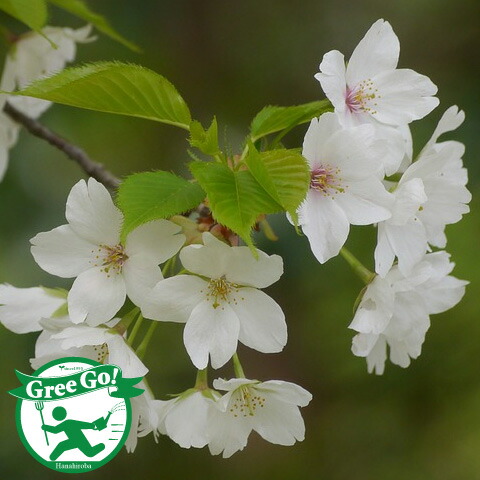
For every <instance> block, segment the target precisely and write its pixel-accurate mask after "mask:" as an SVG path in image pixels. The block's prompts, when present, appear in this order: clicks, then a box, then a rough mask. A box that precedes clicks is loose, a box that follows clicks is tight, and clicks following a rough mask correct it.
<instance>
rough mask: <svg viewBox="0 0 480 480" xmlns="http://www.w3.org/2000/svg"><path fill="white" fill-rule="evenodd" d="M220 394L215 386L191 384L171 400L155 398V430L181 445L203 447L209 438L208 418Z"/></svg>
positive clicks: (184, 446) (183, 446)
mask: <svg viewBox="0 0 480 480" xmlns="http://www.w3.org/2000/svg"><path fill="white" fill-rule="evenodd" d="M220 396H221V395H219V394H218V393H217V392H215V391H214V390H210V389H207V390H197V389H195V388H192V389H190V390H187V391H186V392H184V393H183V394H181V395H179V396H177V397H175V398H172V399H171V400H168V401H163V400H157V401H156V405H155V406H156V411H157V414H158V421H159V423H158V431H159V432H160V433H162V434H164V435H168V436H169V437H170V438H171V439H172V440H173V441H174V442H175V443H177V444H178V445H180V446H181V447H182V448H190V447H194V448H202V447H204V446H205V445H207V443H208V441H209V437H208V427H209V424H208V422H209V420H210V416H211V415H212V410H215V409H216V406H215V400H216V399H218V398H220Z"/></svg>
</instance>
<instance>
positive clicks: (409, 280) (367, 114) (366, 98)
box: [298, 20, 471, 374]
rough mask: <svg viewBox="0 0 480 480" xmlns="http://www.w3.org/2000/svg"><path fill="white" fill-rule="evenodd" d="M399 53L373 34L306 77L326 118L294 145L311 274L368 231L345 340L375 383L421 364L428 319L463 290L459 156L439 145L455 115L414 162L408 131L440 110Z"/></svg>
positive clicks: (463, 193) (379, 30) (380, 27)
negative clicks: (306, 173) (305, 186)
mask: <svg viewBox="0 0 480 480" xmlns="http://www.w3.org/2000/svg"><path fill="white" fill-rule="evenodd" d="M399 53H400V44H399V41H398V38H397V36H396V35H395V33H394V32H393V29H392V27H391V25H390V24H389V23H388V22H386V21H384V20H378V21H377V22H375V23H374V24H373V25H372V27H371V28H370V29H369V31H368V32H367V33H366V35H365V37H364V38H363V39H362V40H361V41H360V43H359V44H358V45H357V47H356V48H355V50H354V52H353V53H352V55H351V57H350V60H349V61H348V63H347V64H346V63H345V60H344V57H343V55H342V54H341V53H340V52H339V51H337V50H333V51H331V52H328V53H326V54H325V55H324V57H323V60H322V63H321V64H320V72H319V73H318V74H317V75H315V77H316V79H317V80H318V81H319V82H320V84H321V86H322V88H323V90H324V92H325V94H326V96H327V97H328V98H329V100H330V101H331V103H332V105H333V106H334V113H327V114H324V115H322V116H321V117H320V118H319V119H314V120H313V121H312V123H311V125H310V128H309V129H308V132H307V134H306V136H305V140H304V144H303V155H304V156H305V158H306V159H307V160H308V163H309V166H310V171H311V182H310V189H309V192H308V194H307V198H306V200H305V201H304V203H303V204H302V206H301V207H300V209H299V212H298V214H299V222H300V225H301V227H302V230H303V232H304V233H305V235H306V236H307V237H308V239H309V241H310V246H311V249H312V252H313V253H314V255H315V257H316V258H317V260H318V261H319V262H320V263H324V262H326V261H327V260H329V259H330V258H332V257H334V256H336V255H337V254H339V253H340V251H341V249H342V247H343V245H344V244H345V242H346V240H347V237H348V233H349V229H350V225H375V226H376V228H377V246H376V248H375V255H374V256H375V273H376V276H375V278H374V280H373V281H372V282H371V283H370V280H368V283H369V285H368V287H367V289H366V291H365V293H364V295H363V298H362V299H361V301H360V304H359V307H358V309H357V311H356V314H355V317H354V319H353V321H352V323H351V324H350V328H352V329H353V330H355V331H356V332H358V334H357V335H356V336H355V338H354V339H353V346H352V351H353V353H354V354H355V355H358V356H361V357H366V358H367V363H368V369H369V371H372V370H375V371H376V373H378V374H381V373H383V371H384V366H385V361H386V358H387V345H388V347H389V348H390V360H391V361H392V362H393V363H395V364H397V365H400V366H402V367H407V366H408V365H409V364H410V358H417V357H418V356H419V355H420V352H421V347H422V344H423V341H424V338H425V333H426V331H427V330H428V328H429V325H430V319H429V315H430V314H434V313H440V312H443V311H445V310H448V309H449V308H452V307H453V306H454V305H456V304H457V303H458V302H459V301H460V299H461V298H462V296H463V294H464V291H465V285H466V284H467V282H464V281H460V280H457V279H456V278H455V277H452V276H450V273H451V271H452V269H453V267H454V264H453V263H451V262H450V260H449V258H450V257H449V255H448V254H447V253H446V252H444V251H436V252H435V253H431V252H432V249H443V248H445V246H446V243H447V238H446V235H445V227H446V226H447V225H450V224H453V223H456V222H458V221H459V220H460V219H461V218H462V215H463V214H465V213H467V212H468V211H469V207H468V205H467V204H468V203H469V201H470V199H471V195H470V192H469V191H468V190H467V188H466V183H467V171H466V169H465V168H464V167H463V162H462V156H463V153H464V150H465V148H464V146H463V144H461V143H459V142H456V141H446V142H439V141H438V139H439V137H440V136H441V135H443V134H444V133H447V132H450V131H453V130H455V129H457V128H458V127H459V126H460V125H461V124H462V122H463V120H464V113H463V112H462V111H459V110H458V108H457V107H455V106H453V107H450V108H449V109H447V110H446V112H445V113H444V114H443V116H442V118H441V119H440V122H439V123H438V126H437V128H436V129H435V132H434V133H433V135H432V137H431V138H430V140H429V141H428V142H427V144H426V145H425V146H424V147H423V149H422V150H421V152H420V154H419V155H418V156H417V157H416V158H415V159H413V154H412V151H413V148H412V137H411V134H410V129H409V124H410V123H411V122H412V121H414V120H418V119H421V118H423V117H425V116H426V115H427V114H429V113H430V112H431V111H432V110H433V109H434V108H435V107H436V106H437V105H438V103H439V101H438V99H437V98H436V97H434V95H435V94H436V92H437V87H436V86H435V85H434V84H433V83H432V82H431V80H430V79H429V78H428V77H426V76H424V75H421V74H419V73H417V72H415V71H413V70H410V69H399V68H397V63H398V58H399Z"/></svg>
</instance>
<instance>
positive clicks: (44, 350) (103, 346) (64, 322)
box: [31, 316, 148, 378]
mask: <svg viewBox="0 0 480 480" xmlns="http://www.w3.org/2000/svg"><path fill="white" fill-rule="evenodd" d="M118 321H119V319H114V320H113V321H110V322H108V325H106V326H99V327H91V326H89V325H86V324H82V325H75V324H74V323H72V321H71V320H70V319H69V318H68V317H67V316H65V317H59V318H51V319H43V320H42V321H41V325H42V327H43V331H42V333H41V334H40V336H39V337H38V339H37V342H36V345H35V358H33V359H32V360H31V363H32V367H33V368H38V367H40V366H41V365H44V364H45V363H47V362H49V361H51V360H55V359H57V358H63V357H85V358H91V359H92V360H96V361H97V362H100V363H111V364H113V365H117V366H118V367H120V368H121V369H122V372H123V375H124V376H125V377H129V378H135V377H143V376H145V375H146V374H147V372H148V369H147V367H146V366H145V365H144V364H143V362H142V361H141V360H140V359H139V358H138V357H137V355H136V354H135V352H134V351H133V350H132V349H131V347H130V346H129V345H128V344H127V343H126V342H125V338H124V337H123V336H122V335H120V334H119V333H118V332H117V331H116V330H114V329H113V328H112V327H113V326H114V325H115V324H116V323H118Z"/></svg>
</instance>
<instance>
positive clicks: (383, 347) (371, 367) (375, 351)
mask: <svg viewBox="0 0 480 480" xmlns="http://www.w3.org/2000/svg"><path fill="white" fill-rule="evenodd" d="M386 360H387V343H386V341H385V337H384V336H383V335H380V337H379V338H378V340H377V343H375V345H374V347H373V348H372V350H371V352H370V353H369V354H368V356H367V368H368V373H373V372H375V374H376V375H383V372H384V371H385V361H386Z"/></svg>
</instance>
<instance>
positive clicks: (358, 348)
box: [349, 251, 468, 375]
mask: <svg viewBox="0 0 480 480" xmlns="http://www.w3.org/2000/svg"><path fill="white" fill-rule="evenodd" d="M453 268H454V264H453V263H451V262H450V255H449V254H448V253H446V252H443V251H442V252H436V253H429V254H427V255H425V257H424V258H423V260H422V261H421V262H420V263H418V264H417V265H416V266H415V267H414V269H413V270H412V272H411V274H410V275H409V276H408V277H405V276H404V275H403V274H402V273H401V271H400V269H399V268H398V266H396V265H395V266H394V267H393V268H392V269H391V270H390V271H389V272H388V273H387V275H386V276H385V278H382V277H380V276H377V277H375V279H374V280H373V282H372V283H370V285H369V286H368V287H367V289H366V292H365V294H364V296H363V298H362V300H361V302H360V305H359V307H358V309H357V311H356V313H355V316H354V318H353V321H352V323H351V324H350V326H349V328H351V329H353V330H356V331H357V332H359V333H358V334H357V335H356V336H355V337H354V339H353V344H352V352H353V353H354V355H357V356H359V357H366V359H367V366H368V371H369V372H370V373H371V372H373V371H375V373H377V374H378V375H381V374H383V372H384V369H385V361H386V359H387V345H388V346H389V349H390V361H391V362H392V363H394V364H396V365H399V366H401V367H403V368H406V367H408V366H409V365H410V359H411V358H413V359H415V358H417V357H418V356H419V355H420V353H421V349H422V344H423V342H424V340H425V334H426V332H427V331H428V329H429V328H430V315H431V314H435V313H441V312H445V311H446V310H449V309H450V308H452V307H454V306H455V305H456V304H457V303H458V302H459V301H460V300H461V299H462V297H463V295H464V293H465V286H466V285H467V284H468V282H465V281H463V280H458V279H457V278H455V277H453V276H451V275H450V273H451V272H452V270H453Z"/></svg>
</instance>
